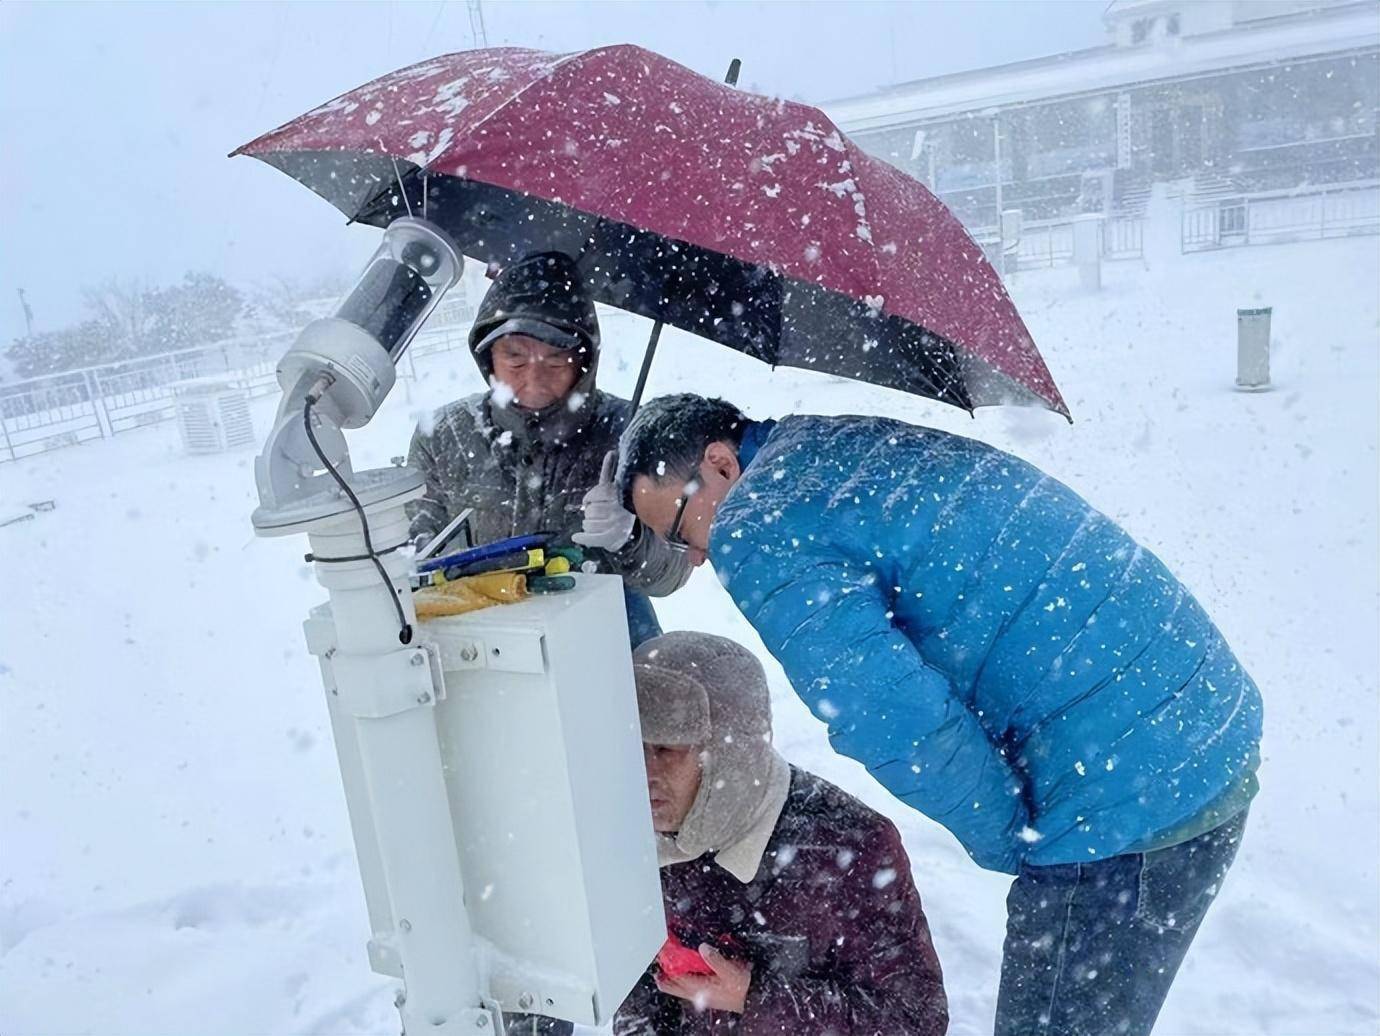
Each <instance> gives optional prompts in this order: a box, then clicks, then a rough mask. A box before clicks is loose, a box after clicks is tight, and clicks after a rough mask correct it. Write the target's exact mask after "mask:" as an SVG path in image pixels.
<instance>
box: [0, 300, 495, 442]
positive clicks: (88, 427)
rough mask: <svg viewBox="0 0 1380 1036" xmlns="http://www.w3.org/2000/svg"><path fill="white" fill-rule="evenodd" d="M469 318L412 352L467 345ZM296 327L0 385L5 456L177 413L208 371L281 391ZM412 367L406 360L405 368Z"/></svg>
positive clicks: (425, 335) (255, 388) (432, 331)
mask: <svg viewBox="0 0 1380 1036" xmlns="http://www.w3.org/2000/svg"><path fill="white" fill-rule="evenodd" d="M467 330H468V324H466V325H465V326H460V325H446V326H442V327H436V328H428V329H426V330H424V331H423V332H422V333H421V334H420V335H418V336H417V340H416V341H415V342H414V343H413V345H412V347H411V349H409V350H408V355H409V356H410V357H412V358H413V359H420V358H423V357H426V356H429V355H432V354H434V353H441V352H447V351H450V350H453V349H461V348H465V347H466V345H467V338H466V332H467ZM294 334H295V332H292V331H279V332H275V333H273V334H268V335H259V336H251V337H242V338H230V339H226V340H224V341H221V342H215V343H213V344H211V345H206V346H202V347H200V348H196V349H183V350H180V351H178V352H171V353H160V354H158V355H155V356H141V357H139V358H138V359H133V360H124V361H122V362H120V363H108V364H103V365H101V366H98V367H87V368H84V369H81V370H74V371H66V372H64V373H62V374H50V375H47V376H44V377H41V378H29V379H27V380H25V381H19V382H14V383H12V384H8V385H0V463H3V462H5V461H12V460H19V459H21V458H23V457H32V456H35V455H37V454H41V453H48V452H50V451H52V450H58V449H61V448H63V447H64V446H76V445H79V444H80V443H83V442H88V441H90V440H92V439H104V438H110V437H112V436H115V435H119V434H120V433H122V432H127V431H131V430H133V429H135V428H142V427H144V426H146V425H152V424H159V423H161V422H163V421H170V420H172V419H173V418H174V417H176V415H177V406H176V402H175V399H174V396H175V392H176V389H177V386H178V385H180V384H183V383H185V382H187V381H190V380H192V379H195V378H204V377H207V376H208V375H217V374H218V375H225V376H226V377H227V383H228V384H230V385H233V386H236V387H240V388H244V389H246V390H247V391H248V393H249V395H250V396H251V397H255V398H257V397H259V396H265V395H271V394H273V393H276V392H277V391H278V382H277V378H276V377H275V374H274V370H275V368H276V365H277V362H278V358H279V357H280V356H281V355H282V354H283V352H284V351H285V350H286V349H287V346H288V344H289V343H290V342H291V340H292V337H293V335H294ZM410 370H411V365H410V364H408V365H407V366H406V367H404V368H403V370H402V373H404V374H406V372H408V371H410Z"/></svg>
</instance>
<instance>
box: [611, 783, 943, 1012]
mask: <svg viewBox="0 0 1380 1036" xmlns="http://www.w3.org/2000/svg"><path fill="white" fill-rule="evenodd" d="M661 888H662V894H663V896H664V899H665V904H666V914H667V918H668V923H669V924H670V927H671V930H672V932H673V933H674V934H675V935H676V937H677V938H678V939H679V940H680V941H681V942H682V943H683V944H685V945H686V946H691V947H697V946H699V945H700V944H701V943H706V942H707V943H709V944H711V945H713V946H715V947H717V948H718V949H719V950H720V951H721V952H723V953H724V954H726V955H727V956H729V957H734V958H737V959H740V960H743V959H746V960H749V961H751V962H752V965H753V970H752V980H751V983H750V984H749V986H748V992H747V999H746V1001H745V1003H744V1007H743V1013H742V1014H741V1015H738V1014H734V1013H732V1012H727V1011H704V1012H698V1011H696V1010H695V1008H694V1007H693V1006H692V1005H690V1004H688V1003H686V1002H685V1001H684V1000H681V999H678V998H676V997H671V996H667V995H665V994H663V993H661V992H660V991H659V990H658V989H657V988H656V984H655V982H654V981H653V979H652V977H651V976H652V972H651V971H649V972H648V974H647V975H645V976H643V978H642V979H641V980H640V981H639V982H638V984H637V985H636V986H635V987H634V988H633V991H632V992H631V993H630V994H629V995H628V998H627V999H626V1000H625V1001H624V1002H623V1005H622V1006H621V1007H620V1008H619V1010H618V1013H617V1015H616V1016H615V1018H614V1023H613V1031H614V1034H615V1036H662V1034H670V1033H675V1034H680V1036H695V1034H700V1033H733V1034H736V1036H826V1034H836V1036H942V1034H943V1032H944V1031H945V1029H946V1028H947V1026H948V1006H947V1001H946V1000H945V996H944V983H943V977H942V975H941V974H940V969H939V960H938V958H937V957H936V956H935V952H934V946H933V944H932V943H931V941H930V933H929V925H928V924H927V923H926V921H925V914H924V911H923V910H922V909H921V906H920V896H919V894H918V893H917V892H916V890H915V884H914V882H913V881H912V880H911V874H910V863H909V861H908V860H907V858H906V852H905V848H904V847H903V846H902V844H901V838H900V835H898V834H897V832H896V828H895V827H894V826H892V824H891V822H890V821H888V820H887V819H886V818H885V817H882V816H880V815H879V814H877V813H874V812H873V811H872V810H870V809H868V808H867V807H866V806H864V805H863V804H862V803H861V802H859V801H858V800H857V799H855V798H853V797H852V796H851V795H847V794H845V793H844V792H843V791H840V790H839V789H838V788H836V787H834V786H833V785H831V784H829V783H827V782H826V781H823V780H821V779H820V778H818V777H816V776H814V775H813V774H809V773H806V772H804V771H802V770H796V769H792V771H791V786H790V793H789V795H788V796H787V798H786V805H785V806H784V807H783V809H782V811H781V816H780V818H779V819H778V820H777V822H776V828H775V830H774V831H773V832H772V836H771V840H770V841H769V842H768V843H767V849H766V852H765V854H764V855H763V857H762V863H761V865H760V866H759V868H758V871H757V874H756V876H755V877H754V878H753V879H752V880H751V881H750V882H747V883H744V882H742V881H740V880H739V879H738V878H736V877H734V876H733V875H732V874H730V873H729V872H728V871H727V870H725V869H724V868H723V867H720V866H719V865H718V864H717V863H716V862H715V860H714V856H713V854H712V853H711V854H706V855H704V856H702V857H700V858H698V859H696V860H691V861H689V862H687V863H677V864H673V865H671V866H667V867H663V868H662V869H661Z"/></svg>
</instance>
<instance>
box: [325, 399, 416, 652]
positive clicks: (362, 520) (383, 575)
mask: <svg viewBox="0 0 1380 1036" xmlns="http://www.w3.org/2000/svg"><path fill="white" fill-rule="evenodd" d="M315 403H316V399H314V398H313V397H312V396H310V395H308V396H307V398H306V401H305V402H304V403H303V405H302V423H303V424H304V425H305V426H306V429H307V441H308V442H309V443H311V448H312V449H313V450H315V451H316V455H317V457H319V458H320V459H321V463H322V464H324V465H325V466H326V470H327V471H329V472H330V473H331V477H332V478H333V479H335V481H336V484H337V485H339V486H340V488H341V489H342V490H344V491H345V495H346V496H348V497H349V498H350V503H352V504H354V505H355V511H357V512H358V513H359V525H360V528H361V529H363V530H364V549H365V551H366V553H365V554H363V555H361V556H360V560H364V559H365V558H368V559H369V560H370V561H372V562H373V563H374V567H375V568H376V569H378V570H379V578H380V579H382V580H383V586H384V589H386V590H387V591H388V599H389V600H391V601H392V602H393V607H394V608H395V609H396V610H397V612H398V626H399V629H398V640H399V641H401V642H402V643H404V644H411V643H412V627H411V626H410V625H409V624H408V622H407V614H406V613H405V612H404V611H403V606H402V602H401V601H399V600H398V595H397V594H396V593H394V592H393V580H391V579H389V578H388V572H387V571H386V570H385V569H384V567H383V562H382V561H380V560H379V558H380V556H381V555H380V554H379V553H378V552H377V551H376V550H374V541H373V540H372V539H370V537H369V519H368V518H366V517H365V516H364V505H363V504H361V503H360V502H359V497H357V496H355V491H354V490H353V489H351V488H350V484H349V483H348V482H346V481H345V480H344V479H343V478H341V477H340V472H338V471H336V470H335V465H334V464H332V463H331V462H330V461H329V460H327V459H326V454H325V452H324V451H323V450H322V449H321V444H320V443H319V442H317V441H316V433H315V432H313V431H312V430H311V408H312V406H314V405H315ZM395 549H396V548H395Z"/></svg>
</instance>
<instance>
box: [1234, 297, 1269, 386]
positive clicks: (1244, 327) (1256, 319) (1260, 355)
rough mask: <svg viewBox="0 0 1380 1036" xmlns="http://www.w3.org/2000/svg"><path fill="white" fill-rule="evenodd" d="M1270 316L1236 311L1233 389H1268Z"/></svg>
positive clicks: (1256, 311)
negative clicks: (1234, 384) (1234, 381)
mask: <svg viewBox="0 0 1380 1036" xmlns="http://www.w3.org/2000/svg"><path fill="white" fill-rule="evenodd" d="M1270 313H1271V307H1270V306H1266V307H1264V308H1263V309H1238V310H1237V311H1236V387H1237V388H1239V389H1245V390H1253V391H1258V390H1260V389H1267V388H1269V387H1270Z"/></svg>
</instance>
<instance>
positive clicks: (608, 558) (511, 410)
mask: <svg viewBox="0 0 1380 1036" xmlns="http://www.w3.org/2000/svg"><path fill="white" fill-rule="evenodd" d="M514 318H519V319H520V318H533V319H539V320H541V321H542V322H544V323H547V324H551V325H554V326H556V327H558V328H561V329H562V330H565V331H571V332H575V333H576V334H577V335H578V336H579V337H580V338H581V339H582V340H583V341H584V342H585V343H586V345H585V349H584V353H585V355H586V356H587V358H588V362H587V364H586V366H585V368H584V371H583V372H582V374H581V375H580V378H579V380H578V381H577V382H576V384H575V387H574V389H573V390H572V391H571V393H570V394H569V395H568V396H567V397H566V398H565V399H562V400H560V401H558V402H556V403H553V404H552V405H551V406H549V407H546V408H544V409H542V410H538V411H527V410H522V409H520V408H518V407H515V406H512V405H503V404H502V403H501V397H500V399H495V394H494V392H493V391H489V392H483V393H479V394H476V395H473V396H468V397H466V398H465V399H460V400H457V401H456V402H454V403H450V404H447V405H446V406H444V407H441V408H440V409H439V410H438V411H436V413H435V414H434V415H433V416H432V418H431V421H430V422H429V425H428V424H427V423H423V424H421V425H419V426H418V428H417V431H416V434H415V435H414V436H413V437H412V447H411V450H410V452H409V456H408V463H409V464H411V465H412V466H414V467H416V468H418V469H420V470H421V471H422V472H423V474H425V476H426V494H425V495H424V496H423V497H422V498H421V499H420V500H417V501H414V502H413V503H410V504H408V515H409V517H410V518H411V521H412V525H411V536H412V540H413V542H414V543H417V544H418V545H420V544H422V543H424V542H426V541H427V540H429V539H431V538H432V537H434V536H435V535H437V534H438V533H439V532H440V531H441V530H442V529H443V528H444V527H445V526H446V524H447V523H448V522H449V521H450V520H451V519H452V518H454V517H455V516H456V515H457V514H459V513H460V512H461V511H463V510H464V509H465V508H467V507H469V508H473V509H474V517H473V520H472V523H471V527H472V530H473V532H474V537H475V542H476V543H488V542H491V541H493V540H498V539H504V538H506V537H509V536H517V535H521V534H524V533H531V532H543V531H549V532H554V533H555V534H556V541H555V542H556V543H557V544H562V545H564V544H569V543H571V536H572V535H573V534H574V533H576V532H579V531H580V528H581V526H582V524H583V513H582V511H581V502H582V500H583V498H584V495H585V493H586V492H587V491H589V490H590V489H592V488H593V487H594V485H595V484H596V483H597V482H598V481H599V473H600V469H601V467H602V465H603V460H604V455H605V454H606V453H608V451H610V450H614V449H617V446H618V437H619V435H620V434H622V431H623V427H624V425H625V424H626V423H627V421H628V418H629V411H630V406H629V404H628V403H627V401H626V400H622V399H619V398H617V397H616V396H611V395H609V394H608V393H606V392H602V391H600V390H599V389H598V388H597V387H596V385H595V378H596V375H597V372H598V366H599V322H598V318H597V316H596V315H595V311H594V303H593V300H592V299H591V298H590V297H589V295H588V294H587V293H586V292H585V290H584V287H583V284H582V282H581V280H580V277H579V274H578V273H577V272H576V270H575V266H574V264H573V263H572V262H571V260H570V259H569V258H568V257H567V256H565V255H562V254H560V253H555V252H551V253H543V254H540V255H534V256H529V257H527V258H525V259H522V260H519V261H518V262H516V263H514V264H512V265H510V266H509V267H507V268H506V269H505V270H503V272H502V273H500V274H499V275H498V277H497V278H496V279H495V280H494V283H493V284H492V285H491V286H490V288H489V291H488V293H487V294H486V295H485V296H484V301H483V302H482V304H481V305H480V308H479V314H478V316H477V317H476V319H475V323H474V327H473V328H472V329H471V331H470V349H471V353H472V355H474V359H475V362H476V364H478V366H479V369H480V372H481V373H482V374H483V375H484V377H485V379H486V380H490V381H491V380H492V373H493V365H492V361H491V360H490V357H489V350H488V349H481V350H478V351H476V347H477V346H479V345H480V344H481V343H483V340H484V337H485V336H486V335H487V334H488V333H489V332H490V331H492V330H493V329H495V328H496V327H498V326H499V325H500V324H502V323H504V322H506V321H508V320H510V319H514ZM596 553H598V554H599V558H600V560H601V561H602V562H603V563H604V565H605V568H606V570H608V571H612V572H615V573H617V574H619V575H621V576H623V578H624V581H625V583H627V585H628V586H629V587H633V588H636V589H637V590H639V591H642V592H644V593H647V594H651V595H653V596H664V595H666V594H669V593H671V592H672V591H674V590H676V589H678V588H679V587H680V586H681V585H682V584H683V583H684V582H685V580H686V578H688V576H689V573H690V570H689V566H688V563H687V561H686V559H685V557H684V556H683V555H681V554H678V553H677V552H675V551H673V550H671V549H670V548H669V547H668V546H667V545H666V544H665V543H664V542H663V541H662V540H661V539H660V537H658V536H656V535H655V534H654V533H652V532H651V530H649V529H647V528H645V527H644V526H643V525H642V524H641V523H638V524H637V526H636V527H635V530H634V533H633V537H632V539H631V541H630V542H629V543H628V544H627V545H626V546H625V547H623V548H622V549H621V550H619V551H617V552H616V553H612V554H605V553H603V552H596ZM641 608H642V609H644V610H645V611H646V612H647V613H648V614H650V606H649V605H648V604H647V602H646V601H645V600H643V601H641ZM633 609H634V602H630V617H632V616H631V613H632V611H633ZM653 621H654V620H653ZM635 639H638V638H635Z"/></svg>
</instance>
